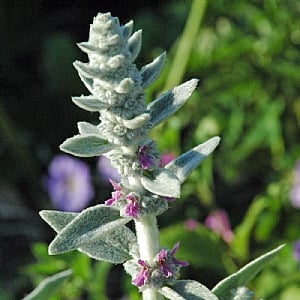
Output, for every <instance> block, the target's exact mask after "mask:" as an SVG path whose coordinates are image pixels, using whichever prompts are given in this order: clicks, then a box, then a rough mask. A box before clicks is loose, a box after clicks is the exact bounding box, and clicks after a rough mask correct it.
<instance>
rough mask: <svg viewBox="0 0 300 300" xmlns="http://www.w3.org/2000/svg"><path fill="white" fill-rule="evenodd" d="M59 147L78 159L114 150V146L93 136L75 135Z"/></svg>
mask: <svg viewBox="0 0 300 300" xmlns="http://www.w3.org/2000/svg"><path fill="white" fill-rule="evenodd" d="M59 147H60V149H61V150H62V151H64V152H66V153H70V154H73V155H75V156H80V157H91V156H100V155H102V154H104V153H107V152H109V151H111V150H112V149H114V148H115V146H114V145H112V144H108V143H107V141H105V140H103V139H101V138H100V137H98V136H97V135H93V134H89V135H88V134H87V135H81V134H78V135H75V136H73V137H71V138H68V139H66V140H65V141H64V142H63V143H62V144H61V145H60V146H59Z"/></svg>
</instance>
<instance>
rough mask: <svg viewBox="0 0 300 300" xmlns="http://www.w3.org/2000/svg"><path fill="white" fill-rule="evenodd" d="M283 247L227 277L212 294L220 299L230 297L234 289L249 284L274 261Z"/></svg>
mask: <svg viewBox="0 0 300 300" xmlns="http://www.w3.org/2000/svg"><path fill="white" fill-rule="evenodd" d="M283 247H284V245H281V246H279V247H277V248H275V249H274V250H272V251H270V252H268V253H266V254H264V255H262V256H260V257H258V258H256V259H255V260H253V261H252V262H250V263H249V264H247V265H246V266H244V267H243V268H242V269H240V270H239V271H237V272H236V273H234V274H232V275H230V276H228V277H226V278H225V279H223V280H222V281H220V282H219V283H218V284H217V285H216V286H215V287H214V288H213V289H212V292H213V293H214V294H215V295H217V296H218V297H220V296H223V297H225V296H226V295H230V291H231V290H232V289H234V288H237V287H239V286H244V285H246V284H247V282H248V281H250V280H251V279H252V278H253V277H254V276H255V275H256V274H257V273H258V272H259V271H260V270H261V269H262V268H263V267H264V266H265V265H266V264H268V263H269V262H270V261H271V260H272V259H274V257H275V256H276V255H277V254H278V252H279V251H280V250H281V249H282V248H283Z"/></svg>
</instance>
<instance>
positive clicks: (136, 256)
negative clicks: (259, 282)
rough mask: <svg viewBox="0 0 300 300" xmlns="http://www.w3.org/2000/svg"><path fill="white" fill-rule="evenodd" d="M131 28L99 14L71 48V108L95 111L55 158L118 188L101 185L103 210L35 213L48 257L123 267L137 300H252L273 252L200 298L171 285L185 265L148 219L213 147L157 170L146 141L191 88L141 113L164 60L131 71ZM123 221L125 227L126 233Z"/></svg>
mask: <svg viewBox="0 0 300 300" xmlns="http://www.w3.org/2000/svg"><path fill="white" fill-rule="evenodd" d="M132 27H133V22H132V21H130V22H128V23H127V24H125V25H120V24H119V20H118V18H116V17H112V16H111V14H110V13H99V14H98V15H97V16H96V17H95V18H94V21H93V24H91V27H90V34H89V40H88V41H87V42H83V43H80V44H78V46H79V48H80V49H81V50H82V51H84V52H85V53H86V54H87V55H88V58H89V62H88V63H82V62H80V61H76V62H75V63H74V66H75V68H76V69H77V71H78V73H79V76H80V78H81V80H82V81H83V83H84V85H85V86H86V87H87V89H88V91H89V92H90V95H87V96H85V95H82V96H79V97H73V99H72V100H73V102H74V103H75V104H76V105H78V106H79V107H81V108H83V109H85V110H87V111H91V112H99V119H100V122H99V124H97V125H93V124H90V123H88V122H79V123H78V130H79V133H78V134H77V135H75V136H73V137H71V138H68V139H67V140H66V141H65V142H64V143H63V144H62V145H61V146H60V149H61V150H63V151H65V152H67V153H70V154H73V155H76V156H80V157H91V156H99V155H105V156H106V157H108V158H109V159H110V160H111V163H112V165H113V166H114V167H116V168H117V169H118V171H119V173H120V174H121V178H122V179H121V181H120V182H115V181H113V180H110V182H111V184H112V186H113V189H114V191H113V192H112V196H111V198H110V199H107V200H106V201H105V203H104V204H99V205H95V206H93V207H89V208H87V209H85V210H83V211H82V212H80V213H67V212H60V211H52V210H43V211H41V212H40V215H41V217H42V218H43V219H44V220H45V221H46V222H47V223H48V224H49V225H50V226H51V227H52V228H53V229H54V230H55V231H56V232H57V235H56V237H55V238H54V240H53V241H52V242H51V244H50V245H49V254H51V255H53V254H59V253H63V252H67V251H72V250H79V251H81V252H83V253H85V254H86V255H88V256H90V257H92V258H94V259H96V260H103V261H108V262H111V263H114V264H123V265H124V268H125V270H126V272H127V273H128V274H129V275H130V276H131V277H132V284H133V285H135V286H137V288H138V289H139V291H140V292H141V293H142V297H143V299H144V300H146V299H148V300H150V299H151V300H155V299H163V297H165V298H167V299H172V300H176V299H178V300H179V299H189V300H191V299H206V300H215V299H235V300H237V299H253V297H254V296H253V292H251V291H249V290H248V289H247V288H246V287H244V286H245V285H246V284H247V282H248V280H250V279H251V278H252V277H253V276H254V275H255V274H256V273H257V272H258V271H259V270H260V269H261V268H262V267H263V266H264V265H265V264H266V263H267V262H269V261H270V260H271V259H272V258H273V257H274V256H275V255H276V254H277V252H278V251H279V250H280V249H281V247H279V248H277V249H275V250H273V251H271V252H269V253H267V254H265V255H264V256H262V257H260V258H258V259H256V260H255V261H253V262H252V263H250V264H248V265H247V266H245V267H244V268H242V269H241V270H240V271H238V272H237V273H235V274H233V275H231V276H229V277H228V278H225V279H224V280H222V281H221V282H220V283H218V284H217V285H216V286H215V287H214V288H213V289H212V290H209V289H208V288H207V287H205V286H204V285H202V284H201V283H199V282H197V281H194V280H180V279H179V275H180V274H179V273H180V269H181V268H182V267H187V266H188V262H186V261H180V260H178V259H176V258H175V255H176V252H177V250H178V248H179V242H178V243H177V244H175V245H174V247H173V249H166V248H164V247H161V245H160V244H159V230H158V226H157V216H158V215H161V214H162V213H164V212H165V211H166V210H167V209H168V207H169V203H170V202H172V201H174V200H176V199H178V198H179V197H180V189H181V184H182V183H183V182H184V181H185V179H186V178H187V176H188V175H189V174H190V173H191V172H192V171H193V169H195V168H196V167H197V166H198V165H199V164H200V163H201V162H202V161H203V160H204V159H205V158H206V157H207V156H208V155H209V154H210V153H211V152H212V151H213V150H214V149H215V148H216V147H217V145H218V144H219V142H220V138H219V137H217V136H216V137H212V138H211V139H209V140H208V141H206V142H204V143H202V144H200V145H198V146H196V147H194V148H193V149H191V150H189V151H187V152H186V153H184V154H182V155H180V156H179V157H178V158H176V159H174V160H173V161H171V162H170V163H168V164H167V165H166V166H165V167H160V165H159V161H160V156H161V154H160V152H159V151H158V148H157V144H156V142H155V141H154V140H152V139H151V138H150V137H149V132H150V131H151V129H153V128H154V127H155V126H157V125H159V124H160V123H161V122H163V121H164V120H166V119H167V118H168V117H170V116H171V115H172V114H173V113H175V112H176V111H177V110H178V109H179V108H181V106H183V104H184V103H185V101H186V100H187V99H188V98H189V96H190V95H191V93H192V92H193V90H194V89H195V88H196V86H197V82H198V80H197V79H191V80H189V81H187V82H185V83H183V84H181V85H179V86H177V87H174V88H173V89H171V90H169V91H167V92H166V93H164V94H162V95H161V96H159V97H158V98H157V99H155V100H154V101H152V102H151V103H149V104H148V105H147V104H146V101H145V92H144V90H145V89H146V88H147V87H148V86H149V85H150V84H151V83H152V82H153V81H155V79H156V78H157V77H158V76H159V73H160V71H161V69H162V67H163V64H164V61H165V57H166V54H165V53H162V54H161V55H160V56H158V57H157V58H156V59H154V60H153V62H151V63H149V64H147V65H145V66H144V67H142V68H141V69H138V68H137V66H136V65H135V64H134V60H135V59H136V57H137V55H138V53H139V51H140V48H141V38H142V34H141V31H140V30H139V31H136V32H134V33H133V34H132ZM129 222H134V225H135V226H134V228H135V230H134V231H133V230H131V229H129V227H128V226H127V225H128V223H129ZM131 228H133V226H131ZM58 278H59V277H58ZM55 279H57V278H55ZM63 279H65V278H64V277H62V280H63ZM40 290H41V289H40ZM35 295H36V293H35Z"/></svg>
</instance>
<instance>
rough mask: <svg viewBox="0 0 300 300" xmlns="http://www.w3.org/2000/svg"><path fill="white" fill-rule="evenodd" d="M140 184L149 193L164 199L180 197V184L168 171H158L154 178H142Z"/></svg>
mask: <svg viewBox="0 0 300 300" xmlns="http://www.w3.org/2000/svg"><path fill="white" fill-rule="evenodd" d="M141 183H142V185H143V186H144V188H145V189H146V190H148V191H149V192H151V193H153V194H156V195H159V196H164V197H175V198H179V197H180V182H179V180H178V178H177V177H176V176H175V175H174V173H172V172H171V171H169V170H166V169H160V171H159V172H157V174H154V178H149V177H142V178H141Z"/></svg>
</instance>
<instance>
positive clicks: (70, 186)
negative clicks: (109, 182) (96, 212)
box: [45, 154, 94, 212]
mask: <svg viewBox="0 0 300 300" xmlns="http://www.w3.org/2000/svg"><path fill="white" fill-rule="evenodd" d="M45 185H46V188H47V190H48V193H49V195H50V198H51V200H52V202H53V204H54V206H55V207H56V208H57V209H59V210H62V211H74V212H77V211H80V210H82V209H83V208H85V207H86V206H87V204H88V203H89V202H90V201H91V199H92V198H93V196H94V188H93V186H92V184H91V176H90V170H89V167H88V165H87V164H85V163H84V162H82V161H80V160H78V159H75V158H73V157H70V156H68V155H64V154H60V155H57V156H56V157H55V158H54V159H53V160H52V161H51V163H50V165H49V167H48V176H47V177H46V179H45Z"/></svg>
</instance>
